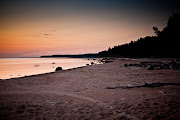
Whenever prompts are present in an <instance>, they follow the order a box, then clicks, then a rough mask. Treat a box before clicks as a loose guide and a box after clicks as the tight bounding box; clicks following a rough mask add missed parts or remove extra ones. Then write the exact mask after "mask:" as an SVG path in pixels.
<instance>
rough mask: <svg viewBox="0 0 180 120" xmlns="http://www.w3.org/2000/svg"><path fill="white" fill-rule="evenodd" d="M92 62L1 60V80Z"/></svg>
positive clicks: (30, 59)
mask: <svg viewBox="0 0 180 120" xmlns="http://www.w3.org/2000/svg"><path fill="white" fill-rule="evenodd" d="M92 61H93V60H88V59H84V58H0V79H8V78H15V77H22V76H27V75H34V74H40V73H47V72H53V71H55V69H56V67H58V66H60V67H62V68H63V69H64V70H66V69H70V68H75V67H80V66H85V65H86V64H90V63H91V62H92ZM93 62H95V61H93Z"/></svg>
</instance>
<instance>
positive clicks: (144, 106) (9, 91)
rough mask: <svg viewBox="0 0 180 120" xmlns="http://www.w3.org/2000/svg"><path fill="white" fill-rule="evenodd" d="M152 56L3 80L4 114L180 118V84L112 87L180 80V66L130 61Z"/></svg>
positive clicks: (1, 113) (0, 101)
mask: <svg viewBox="0 0 180 120" xmlns="http://www.w3.org/2000/svg"><path fill="white" fill-rule="evenodd" d="M146 60H149V61H151V60H152V59H133V60H131V59H122V58H117V59H115V60H113V62H110V63H107V64H98V65H90V66H85V67H80V68H81V69H80V68H74V69H71V70H65V71H64V70H63V71H57V72H53V73H46V74H41V75H35V76H30V77H24V78H14V79H13V80H11V79H10V80H3V81H1V82H0V110H1V111H0V119H13V118H16V119H65V120H68V119H75V120H76V119H90V120H94V119H102V120H106V119H115V120H118V119H179V116H180V92H179V91H180V87H179V86H161V87H156V88H131V89H123V88H118V89H107V87H114V86H116V85H117V84H120V85H121V86H138V85H143V84H144V83H148V84H150V83H168V82H169V83H180V72H179V70H173V69H160V70H156V69H155V70H147V69H146V68H144V67H136V66H128V67H125V66H124V64H138V63H140V62H142V61H146ZM156 60H157V59H156ZM157 61H158V60H157ZM161 61H163V62H169V61H168V60H167V59H161Z"/></svg>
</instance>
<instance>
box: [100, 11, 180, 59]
mask: <svg viewBox="0 0 180 120" xmlns="http://www.w3.org/2000/svg"><path fill="white" fill-rule="evenodd" d="M153 30H154V33H155V36H146V37H144V38H139V39H138V40H136V41H131V42H130V43H126V44H123V45H118V46H114V47H113V48H109V49H108V50H106V51H102V52H99V53H98V55H99V56H100V57H117V56H118V57H120V56H122V57H180V53H179V51H180V46H179V45H180V44H179V43H180V13H174V14H173V15H172V16H170V17H169V20H168V22H167V25H166V27H164V28H163V30H162V31H160V30H159V29H158V27H153Z"/></svg>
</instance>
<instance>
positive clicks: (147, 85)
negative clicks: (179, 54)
mask: <svg viewBox="0 0 180 120" xmlns="http://www.w3.org/2000/svg"><path fill="white" fill-rule="evenodd" d="M165 85H173V86H180V83H151V84H148V83H145V84H144V85H137V86H120V84H117V85H116V86H115V87H107V89H117V88H122V89H128V88H141V87H150V88H154V87H161V86H165Z"/></svg>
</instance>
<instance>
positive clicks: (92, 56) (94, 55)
mask: <svg viewBox="0 0 180 120" xmlns="http://www.w3.org/2000/svg"><path fill="white" fill-rule="evenodd" d="M54 57H69V58H98V57H99V56H98V54H78V55H47V56H40V58H54Z"/></svg>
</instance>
